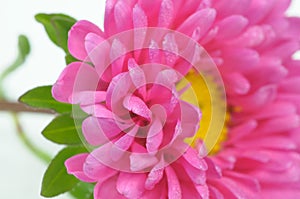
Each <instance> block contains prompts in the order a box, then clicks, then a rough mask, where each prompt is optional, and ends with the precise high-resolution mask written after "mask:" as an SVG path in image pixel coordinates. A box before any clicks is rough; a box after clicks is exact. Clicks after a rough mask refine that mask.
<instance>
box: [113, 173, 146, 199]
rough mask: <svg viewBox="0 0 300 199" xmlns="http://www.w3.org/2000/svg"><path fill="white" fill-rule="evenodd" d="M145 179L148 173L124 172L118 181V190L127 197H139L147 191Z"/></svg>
mask: <svg viewBox="0 0 300 199" xmlns="http://www.w3.org/2000/svg"><path fill="white" fill-rule="evenodd" d="M145 180H146V174H143V173H142V174H139V173H125V172H122V173H120V175H119V178H118V181H117V190H118V192H119V193H120V194H122V195H123V196H125V197H126V198H136V199H138V198H140V197H141V196H142V194H143V193H144V191H145V189H144V183H145Z"/></svg>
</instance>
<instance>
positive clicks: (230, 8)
mask: <svg viewBox="0 0 300 199" xmlns="http://www.w3.org/2000/svg"><path fill="white" fill-rule="evenodd" d="M214 2H215V3H214V5H213V7H214V8H216V10H217V11H218V17H220V18H223V17H226V16H229V15H235V14H244V13H245V12H246V11H247V9H248V8H249V5H250V3H251V0H227V1H214Z"/></svg>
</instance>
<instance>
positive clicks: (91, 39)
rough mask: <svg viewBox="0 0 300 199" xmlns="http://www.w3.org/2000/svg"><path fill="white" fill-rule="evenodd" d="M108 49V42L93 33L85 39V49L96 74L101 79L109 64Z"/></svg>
mask: <svg viewBox="0 0 300 199" xmlns="http://www.w3.org/2000/svg"><path fill="white" fill-rule="evenodd" d="M110 48H111V46H110V44H109V43H108V41H106V40H105V39H104V38H102V37H100V36H98V35H96V34H94V33H89V34H88V35H87V36H86V37H85V49H86V51H87V52H88V56H89V58H90V60H91V61H92V63H93V64H94V66H95V68H96V71H97V73H98V74H99V76H101V77H102V76H103V75H104V71H105V70H106V69H107V67H108V65H109V62H110V60H109V58H108V57H109V56H108V55H109V50H110Z"/></svg>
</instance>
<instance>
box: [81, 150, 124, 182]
mask: <svg viewBox="0 0 300 199" xmlns="http://www.w3.org/2000/svg"><path fill="white" fill-rule="evenodd" d="M83 169H84V172H85V174H86V175H87V176H88V177H90V178H92V179H97V183H102V182H105V181H106V180H108V179H109V178H111V177H113V176H115V175H117V174H118V170H115V169H112V168H110V167H108V166H106V165H104V164H102V163H101V162H100V161H99V160H97V159H96V158H95V157H94V156H93V155H89V156H88V157H87V158H86V161H85V163H84V167H83Z"/></svg>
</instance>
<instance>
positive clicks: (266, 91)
mask: <svg viewBox="0 0 300 199" xmlns="http://www.w3.org/2000/svg"><path fill="white" fill-rule="evenodd" d="M275 94H276V88H275V87H274V86H265V87H261V88H260V89H259V90H258V91H256V92H255V93H253V94H251V95H248V96H245V97H236V98H235V99H234V102H233V101H232V102H231V100H229V103H232V104H234V105H235V106H238V107H241V108H242V109H243V111H254V110H257V109H259V108H262V107H263V106H266V105H267V104H269V103H270V102H271V101H272V100H273V99H274V97H275Z"/></svg>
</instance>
